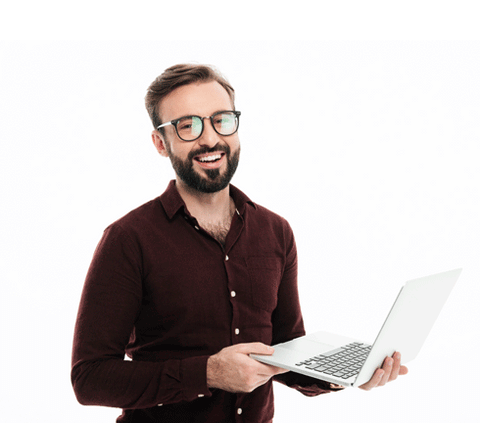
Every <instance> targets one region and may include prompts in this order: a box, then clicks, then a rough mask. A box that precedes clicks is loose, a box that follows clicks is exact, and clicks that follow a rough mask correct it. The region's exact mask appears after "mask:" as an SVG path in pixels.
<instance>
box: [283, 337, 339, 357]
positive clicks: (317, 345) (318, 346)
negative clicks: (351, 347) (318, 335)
mask: <svg viewBox="0 0 480 423" xmlns="http://www.w3.org/2000/svg"><path fill="white" fill-rule="evenodd" d="M290 348H293V349H294V350H295V351H302V352H305V353H307V354H310V353H311V354H312V355H315V354H321V353H323V352H326V351H330V350H333V349H334V348H335V347H334V346H333V345H330V344H325V343H323V342H319V341H315V340H311V339H307V338H298V339H295V340H294V341H292V342H291V344H290Z"/></svg>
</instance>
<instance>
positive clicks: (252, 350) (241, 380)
mask: <svg viewBox="0 0 480 423" xmlns="http://www.w3.org/2000/svg"><path fill="white" fill-rule="evenodd" d="M273 351H274V349H273V348H272V347H269V346H268V345H265V344H262V343H260V342H254V343H249V344H237V345H232V346H230V347H226V348H224V349H223V350H221V351H220V352H219V353H217V354H215V355H212V356H211V357H210V358H209V359H208V361H207V385H208V387H209V388H218V389H223V390H224V391H228V392H233V393H249V392H252V391H253V390H254V389H256V388H258V387H259V386H261V385H263V384H265V383H267V382H268V381H269V380H270V378H272V377H273V376H275V375H278V374H280V373H286V372H287V371H288V370H285V369H281V368H279V367H274V366H268V365H266V364H263V363H259V362H258V361H257V360H254V359H253V358H250V357H249V354H263V355H272V354H273Z"/></svg>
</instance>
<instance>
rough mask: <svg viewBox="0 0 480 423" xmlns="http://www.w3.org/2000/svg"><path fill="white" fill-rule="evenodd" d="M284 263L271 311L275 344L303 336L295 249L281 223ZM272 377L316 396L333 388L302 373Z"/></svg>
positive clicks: (293, 241)
mask: <svg viewBox="0 0 480 423" xmlns="http://www.w3.org/2000/svg"><path fill="white" fill-rule="evenodd" d="M285 225H286V226H285V229H284V240H285V252H286V253H285V257H286V259H285V266H284V271H283V276H282V281H281V283H280V286H279V290H278V302H277V307H276V309H275V311H274V312H273V316H272V321H273V342H272V344H273V345H275V344H278V343H282V342H287V341H290V340H292V339H295V338H297V337H299V336H303V335H305V328H304V324H303V317H302V311H301V308H300V298H299V295H298V282H297V273H298V261H297V248H296V244H295V238H294V235H293V231H292V229H291V228H290V226H289V225H288V223H286V224H285ZM274 380H276V381H277V382H280V383H282V384H284V385H286V386H289V387H291V388H293V389H296V390H297V391H299V392H301V393H302V394H304V395H306V396H316V395H320V394H324V393H328V392H331V391H335V390H336V389H333V388H332V387H331V386H330V383H328V382H325V381H322V380H318V379H315V378H311V377H308V376H304V375H301V374H298V373H294V372H287V373H283V374H280V375H277V376H275V377H274Z"/></svg>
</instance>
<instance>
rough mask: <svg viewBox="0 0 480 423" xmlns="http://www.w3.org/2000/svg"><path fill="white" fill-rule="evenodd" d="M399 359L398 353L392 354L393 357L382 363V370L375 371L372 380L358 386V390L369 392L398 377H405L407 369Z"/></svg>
mask: <svg viewBox="0 0 480 423" xmlns="http://www.w3.org/2000/svg"><path fill="white" fill-rule="evenodd" d="M401 359H402V357H401V355H400V353H399V352H396V353H395V354H393V357H387V358H386V359H385V361H384V362H383V366H382V368H381V369H377V370H376V371H375V373H374V374H373V376H372V378H371V379H370V380H369V381H368V382H367V383H364V384H363V385H361V386H359V388H360V389H363V390H365V391H370V389H372V388H376V387H379V386H384V385H385V384H386V383H387V382H391V381H392V380H395V379H396V378H397V377H398V376H399V375H400V376H401V375H406V374H407V373H408V369H407V368H406V367H405V366H402V365H401V364H400V363H401Z"/></svg>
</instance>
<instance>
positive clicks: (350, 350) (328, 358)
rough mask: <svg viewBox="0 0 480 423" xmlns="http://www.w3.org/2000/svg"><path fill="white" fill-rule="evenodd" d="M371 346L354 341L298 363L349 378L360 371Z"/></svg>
mask: <svg viewBox="0 0 480 423" xmlns="http://www.w3.org/2000/svg"><path fill="white" fill-rule="evenodd" d="M371 348H372V346H371V345H368V344H362V343H360V342H352V343H351V344H348V345H344V346H343V347H340V348H337V349H335V350H332V351H328V352H326V353H323V354H320V355H317V356H315V357H312V358H309V359H308V360H305V361H302V362H301V363H297V364H296V365H297V366H303V367H304V368H306V369H309V370H314V371H316V372H321V373H324V374H327V375H331V376H335V377H339V378H341V379H348V378H350V377H352V376H355V375H356V374H357V373H358V372H359V371H360V369H361V368H362V366H363V363H364V362H365V360H366V359H367V356H368V354H369V352H370V350H371Z"/></svg>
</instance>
